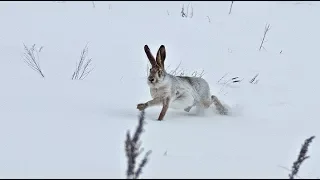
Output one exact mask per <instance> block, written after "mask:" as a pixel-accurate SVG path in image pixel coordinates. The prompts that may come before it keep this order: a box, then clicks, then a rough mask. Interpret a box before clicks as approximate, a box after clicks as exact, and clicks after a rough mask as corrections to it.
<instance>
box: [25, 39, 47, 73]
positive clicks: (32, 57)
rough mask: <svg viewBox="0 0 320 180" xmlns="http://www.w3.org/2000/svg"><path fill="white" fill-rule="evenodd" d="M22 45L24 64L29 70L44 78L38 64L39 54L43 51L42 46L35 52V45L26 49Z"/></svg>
mask: <svg viewBox="0 0 320 180" xmlns="http://www.w3.org/2000/svg"><path fill="white" fill-rule="evenodd" d="M23 45H24V50H25V51H26V52H25V53H24V56H23V59H24V62H25V63H26V64H27V65H28V66H29V67H30V68H31V69H33V70H34V71H36V72H38V73H39V74H40V75H41V76H42V77H43V78H44V74H43V72H42V70H41V67H40V63H39V53H40V51H41V50H42V49H43V46H42V47H40V49H39V50H36V49H35V46H36V45H35V44H34V45H33V46H32V47H31V48H28V47H27V46H26V45H25V44H23Z"/></svg>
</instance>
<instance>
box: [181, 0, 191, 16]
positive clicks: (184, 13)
mask: <svg viewBox="0 0 320 180" xmlns="http://www.w3.org/2000/svg"><path fill="white" fill-rule="evenodd" d="M189 6H190V3H189V4H188V6H187V12H185V9H184V4H183V5H182V8H181V12H180V13H181V16H182V17H184V18H188V17H190V18H192V17H193V6H192V4H191V12H190V14H189Z"/></svg>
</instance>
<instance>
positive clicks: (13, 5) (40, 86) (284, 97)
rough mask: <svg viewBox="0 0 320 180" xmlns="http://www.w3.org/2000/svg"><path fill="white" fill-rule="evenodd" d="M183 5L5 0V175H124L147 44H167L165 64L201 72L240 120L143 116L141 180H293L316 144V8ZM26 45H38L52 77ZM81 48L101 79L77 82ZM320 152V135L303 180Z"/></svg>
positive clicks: (1, 162)
mask: <svg viewBox="0 0 320 180" xmlns="http://www.w3.org/2000/svg"><path fill="white" fill-rule="evenodd" d="M188 3H190V2H183V1H179V2H110V1H109V2H108V1H106V2H95V7H93V4H92V2H91V1H87V2H52V1H51V2H50V1H48V2H1V5H0V23H1V28H0V57H1V60H0V62H1V66H0V77H1V90H0V92H1V93H0V177H1V178H125V172H126V156H125V152H124V141H125V133H126V131H127V130H128V129H130V130H131V132H133V131H134V130H135V127H136V125H137V123H138V118H137V117H138V114H139V112H138V110H137V109H136V105H137V104H138V103H142V102H146V101H148V100H150V98H151V96H150V94H149V89H148V86H147V83H146V74H147V64H148V60H147V58H146V55H145V53H144V51H143V46H144V45H145V44H148V45H149V47H150V49H151V50H152V52H153V53H156V51H157V49H158V48H159V46H160V45H161V44H164V45H165V46H166V50H167V59H166V62H165V63H166V65H167V66H169V65H170V67H169V68H170V69H174V68H175V67H176V66H177V65H178V64H179V63H180V62H181V66H180V67H181V68H182V69H183V70H184V71H185V72H187V73H189V74H191V73H192V72H193V71H199V72H200V71H202V70H204V72H205V75H204V78H205V79H206V80H207V81H208V82H209V84H210V86H211V89H212V93H214V94H215V95H217V97H218V98H220V99H221V100H222V101H224V102H225V103H226V104H228V105H229V106H230V107H232V108H233V114H232V115H230V116H221V115H218V114H216V113H214V112H213V111H210V110H209V111H207V112H206V115H205V116H204V117H197V116H195V115H194V111H191V112H190V113H186V112H184V111H183V110H182V111H178V110H173V109H169V111H168V113H167V115H166V116H165V120H164V121H161V122H159V121H156V119H157V117H158V114H159V112H160V107H154V108H150V109H147V110H146V121H147V124H146V126H145V132H144V133H143V135H142V146H143V147H144V148H145V149H146V150H152V151H153V152H152V154H151V155H150V161H149V163H148V164H147V166H146V167H145V169H144V170H143V174H142V176H141V177H142V178H288V174H289V171H288V170H286V169H285V168H289V169H290V168H291V165H292V163H293V162H294V161H295V160H296V158H297V154H298V152H299V150H300V147H301V144H302V143H303V141H304V140H305V139H306V138H308V137H310V136H312V135H315V136H316V137H317V136H319V135H320V131H319V125H320V122H319V121H320V117H319V116H320V115H319V107H320V95H319V93H318V92H319V91H320V86H319V85H318V80H317V78H318V77H320V72H319V58H320V57H319V41H320V33H319V32H320V26H319V24H318V21H319V16H320V9H319V8H320V3H319V2H266V1H265V2H263V1H261V2H244V1H243V2H237V1H235V2H234V4H233V9H232V13H231V14H230V15H229V14H228V12H229V7H230V3H231V2H230V1H229V2H227V1H226V2H193V3H192V6H193V10H194V15H193V17H192V18H182V17H181V15H180V11H181V7H182V5H183V4H184V5H185V7H186V6H187V4H188ZM209 19H210V22H209ZM266 23H269V24H270V26H271V29H270V31H269V32H268V33H267V35H266V40H267V42H265V44H264V48H265V49H262V50H261V51H259V50H258V49H259V45H260V42H261V39H262V37H263V31H264V28H265V25H266ZM23 43H24V44H26V45H27V46H29V47H30V46H31V45H32V44H36V46H37V47H41V46H43V49H42V51H41V53H40V64H41V67H42V70H43V72H44V74H45V79H43V78H41V76H40V75H39V74H37V73H36V72H35V71H33V70H32V69H30V68H29V67H28V66H27V65H26V64H25V63H24V62H23V59H22V54H23V53H24V49H23ZM86 43H88V48H89V54H88V56H89V57H91V58H92V59H93V60H92V63H93V65H94V70H93V71H92V72H91V73H90V74H89V75H88V76H87V78H86V79H85V80H82V81H72V80H71V75H72V73H73V71H74V69H75V65H76V62H77V61H78V60H79V57H80V53H81V50H82V49H83V48H84V46H85V45H86ZM280 52H281V53H280ZM226 73H229V74H228V75H227V76H226V77H225V78H224V79H222V80H221V81H220V83H217V82H218V81H219V79H220V78H221V77H222V76H224V75H225V74H226ZM257 73H259V76H258V78H257V79H259V82H258V83H257V84H251V83H249V81H250V80H251V79H252V78H253V77H254V76H255V75H256V74H257ZM236 76H238V77H239V79H243V80H242V81H241V82H240V83H235V84H232V85H225V86H224V85H222V84H221V83H223V82H225V81H227V80H228V79H230V78H233V77H236ZM319 152H320V141H318V139H317V138H316V139H315V140H314V141H313V143H312V144H311V146H310V147H309V152H308V154H309V155H310V156H311V157H310V159H308V160H306V161H305V162H304V163H303V164H302V166H301V169H300V171H299V176H300V177H303V178H317V177H319V176H320V170H319V167H320V153H319ZM283 167H285V168H283Z"/></svg>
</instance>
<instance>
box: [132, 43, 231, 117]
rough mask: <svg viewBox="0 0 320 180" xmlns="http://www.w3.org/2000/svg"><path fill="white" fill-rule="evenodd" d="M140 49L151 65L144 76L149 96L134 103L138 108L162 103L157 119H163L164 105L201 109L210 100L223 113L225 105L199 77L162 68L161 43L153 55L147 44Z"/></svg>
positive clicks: (164, 52)
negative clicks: (146, 75) (169, 72)
mask: <svg viewBox="0 0 320 180" xmlns="http://www.w3.org/2000/svg"><path fill="white" fill-rule="evenodd" d="M144 51H145V53H146V55H147V57H148V59H149V61H150V63H151V65H152V67H151V69H150V73H149V77H148V85H149V87H150V93H151V96H152V98H153V99H152V100H150V101H148V102H146V103H141V104H138V105H137V109H139V110H140V111H142V110H144V109H146V108H148V107H152V106H155V105H162V106H163V107H162V110H161V113H160V115H159V117H158V120H159V121H161V120H163V118H164V116H165V115H166V112H167V110H168V108H169V107H170V108H175V109H184V110H185V111H186V112H189V111H190V110H191V108H192V107H194V106H196V108H197V111H198V112H201V111H203V110H204V109H207V108H209V107H210V106H211V104H214V105H215V107H216V109H217V110H218V112H219V113H220V114H224V115H226V114H227V113H228V111H227V109H226V108H225V107H224V106H223V105H222V104H221V102H220V101H219V99H218V98H217V97H216V96H214V95H211V94H210V87H209V84H208V83H207V82H206V80H204V79H203V78H200V77H188V76H174V75H171V74H168V73H167V72H166V71H165V69H164V61H165V59H166V49H165V47H164V45H161V46H160V48H159V50H158V52H157V56H156V59H155V58H154V56H153V55H152V53H151V52H150V49H149V47H148V46H147V45H145V46H144Z"/></svg>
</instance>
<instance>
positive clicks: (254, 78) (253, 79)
mask: <svg viewBox="0 0 320 180" xmlns="http://www.w3.org/2000/svg"><path fill="white" fill-rule="evenodd" d="M258 76H259V73H258V74H256V75H255V76H254V77H253V78H252V79H251V80H250V81H249V82H250V83H251V84H252V83H253V82H254V81H255V80H256V78H257V77H258ZM256 82H257V81H256Z"/></svg>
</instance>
